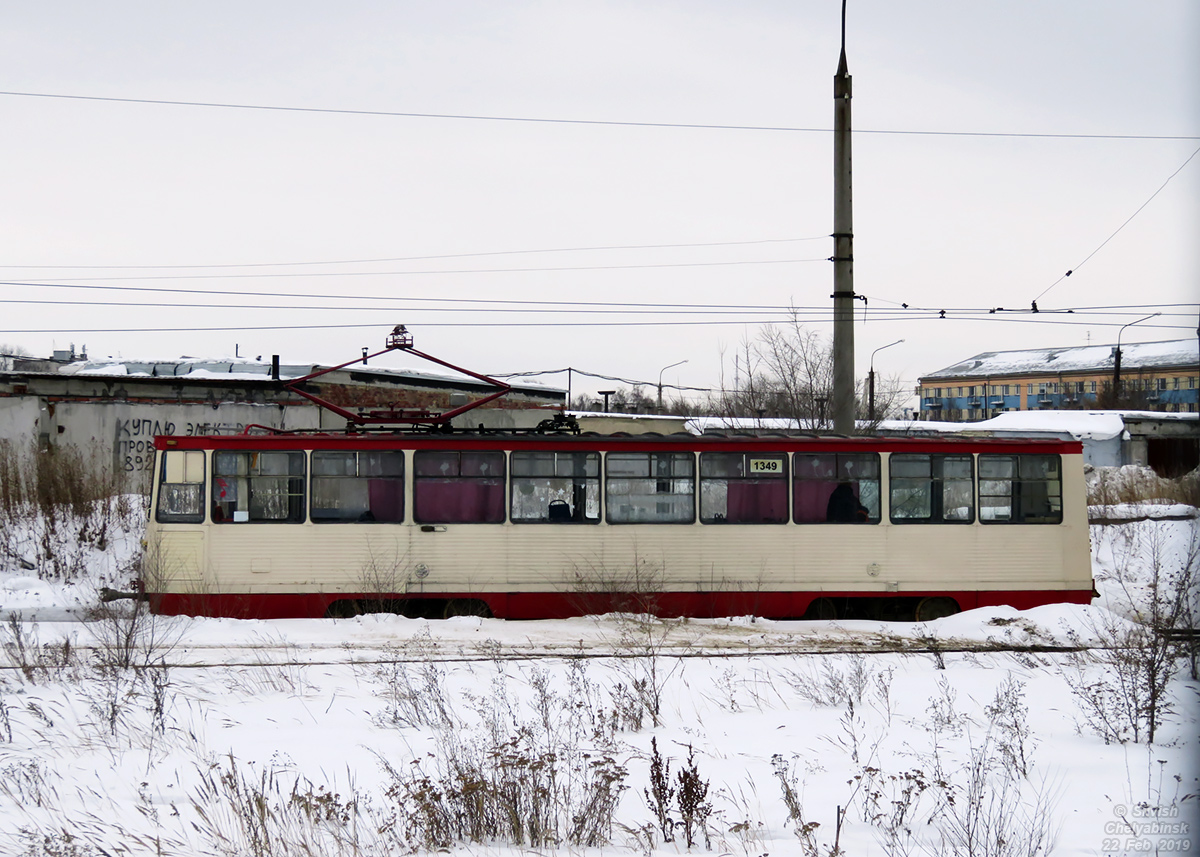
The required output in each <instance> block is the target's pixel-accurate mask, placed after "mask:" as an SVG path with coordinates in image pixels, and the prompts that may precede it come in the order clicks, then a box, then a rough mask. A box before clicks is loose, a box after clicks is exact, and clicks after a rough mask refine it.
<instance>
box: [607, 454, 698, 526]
mask: <svg viewBox="0 0 1200 857" xmlns="http://www.w3.org/2000/svg"><path fill="white" fill-rule="evenodd" d="M604 461H605V472H606V474H607V477H608V479H607V481H606V494H605V500H606V502H607V505H608V509H607V516H608V522H609V523H610V524H690V523H692V522H693V521H694V520H695V519H696V511H695V481H696V479H695V473H696V460H695V458H694V457H693V456H692V454H691V453H690V452H610V453H609V454H608V455H607V456H605V459H604Z"/></svg>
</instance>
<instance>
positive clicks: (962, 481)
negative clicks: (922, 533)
mask: <svg viewBox="0 0 1200 857" xmlns="http://www.w3.org/2000/svg"><path fill="white" fill-rule="evenodd" d="M890 464H891V480H890V481H891V510H892V511H891V515H892V520H893V521H894V522H896V523H900V524H916V523H925V524H932V523H949V524H969V523H971V522H972V521H973V520H974V519H975V504H974V499H973V498H974V480H973V473H972V466H971V456H969V455H938V454H930V455H921V454H915V453H907V452H905V453H894V454H893V455H892V456H891V459H890Z"/></svg>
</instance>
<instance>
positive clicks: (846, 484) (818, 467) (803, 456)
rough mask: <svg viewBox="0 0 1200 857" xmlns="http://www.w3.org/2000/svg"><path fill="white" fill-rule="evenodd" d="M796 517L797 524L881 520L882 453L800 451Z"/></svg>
mask: <svg viewBox="0 0 1200 857" xmlns="http://www.w3.org/2000/svg"><path fill="white" fill-rule="evenodd" d="M792 466H793V471H794V472H793V475H792V480H793V481H792V486H793V487H792V506H793V513H792V519H793V520H794V521H795V522H796V523H797V524H823V523H825V522H827V521H829V522H833V523H871V524H877V523H879V456H878V455H877V454H875V453H873V452H872V453H832V452H826V453H801V452H798V453H796V455H795V457H794V458H793V459H792Z"/></svg>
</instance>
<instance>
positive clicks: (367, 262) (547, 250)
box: [0, 235, 830, 271]
mask: <svg viewBox="0 0 1200 857" xmlns="http://www.w3.org/2000/svg"><path fill="white" fill-rule="evenodd" d="M829 237H830V236H829V235H812V236H809V237H806V238H759V239H756V240H753V241H703V242H698V243H691V244H613V245H607V246H596V247H544V248H541V249H536V250H487V251H480V252H475V253H441V254H437V255H430V256H392V257H388V258H381V259H330V260H318V261H307V262H242V263H229V264H220V265H216V264H209V265H0V269H8V268H22V269H25V268H42V269H45V270H91V271H96V270H177V269H180V268H187V269H196V268H288V267H299V266H304V265H372V264H379V263H381V262H428V261H434V260H437V259H473V258H479V257H483V256H524V255H532V254H536V253H590V252H600V251H608V250H678V249H687V248H691V247H745V246H750V245H756V244H789V243H794V242H799V241H821V240H824V239H826V238H829Z"/></svg>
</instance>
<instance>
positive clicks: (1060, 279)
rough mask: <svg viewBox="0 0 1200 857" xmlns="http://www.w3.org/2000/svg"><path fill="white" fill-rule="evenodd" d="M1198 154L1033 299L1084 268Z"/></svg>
mask: <svg viewBox="0 0 1200 857" xmlns="http://www.w3.org/2000/svg"><path fill="white" fill-rule="evenodd" d="M1198 154H1200V148H1198V149H1196V150H1195V151H1194V152H1192V153H1191V154H1190V155H1188V156H1187V160H1185V161H1184V162H1183V163H1182V164H1180V165H1179V168H1178V169H1177V170H1175V172H1173V173H1171V174H1170V175H1169V176H1167V180H1166V181H1165V182H1163V183H1162V184H1161V185H1159V187H1158V190H1156V191H1155V192H1154V193H1152V194H1150V198H1149V199H1147V200H1146V201H1145V202H1143V203H1142V204H1141V205H1139V206H1138V208H1137V211H1135V212H1134V213H1133V214H1131V215H1129V217H1128V218H1126V220H1125V222H1124V223H1122V224H1121V225H1120V226H1118V227H1117V228H1116V230H1115V231H1114V232H1113V233H1112V235H1109V236H1108V237H1107V238H1105V239H1104V240H1103V241H1101V242H1100V246H1099V247H1097V248H1096V249H1095V250H1093V251H1092V252H1091V253H1088V254H1087V256H1086V257H1084V260H1083V261H1082V262H1080V263H1079V264H1078V265H1076V266H1075V267H1074V268H1071V269H1070V270H1068V271H1067V272H1066V273H1065V274H1063V275H1062V276H1061V277H1059V278H1058V279H1057V280H1055V281H1054V282H1053V283H1051V284H1050V285H1048V286H1046V288H1044V289H1042V291H1041V294H1039V295H1038V296H1037V297H1035V298H1034V299H1033V300H1034V301H1035V302H1036V301H1039V300H1041V298H1042V296H1043V295H1045V294H1046V293H1047V292H1049V291H1050V290H1051V289H1052V288H1054V287H1055V286H1057V285H1058V284H1059V283H1061V282H1062V281H1063V280H1065V279H1066V278H1067V277H1069V276H1071V274H1073V273H1075V272H1076V271H1078V270H1079V269H1080V268H1082V267H1083V266H1084V265H1085V264H1087V261H1088V259H1091V258H1092V257H1093V256H1095V255H1096V254H1097V253H1099V252H1100V251H1101V250H1102V249H1104V245H1105V244H1107V243H1108V242H1109V241H1112V240H1113V239H1114V238H1116V237H1117V233H1118V232H1120V231H1121V230H1122V229H1124V228H1125V227H1126V226H1128V225H1129V222H1130V221H1131V220H1133V218H1135V217H1137V216H1138V215H1139V214H1141V212H1142V209H1143V208H1145V207H1146V206H1147V205H1149V204H1150V203H1151V202H1152V201H1153V200H1154V197H1156V196H1158V195H1159V194H1160V193H1161V192H1162V190H1163V188H1165V187H1166V186H1167V185H1168V184H1170V183H1171V179H1173V178H1175V176H1177V175H1179V174H1180V173H1181V172H1182V171H1183V168H1184V167H1186V166H1187V165H1188V164H1190V163H1191V162H1192V158H1194V157H1196V155H1198Z"/></svg>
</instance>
